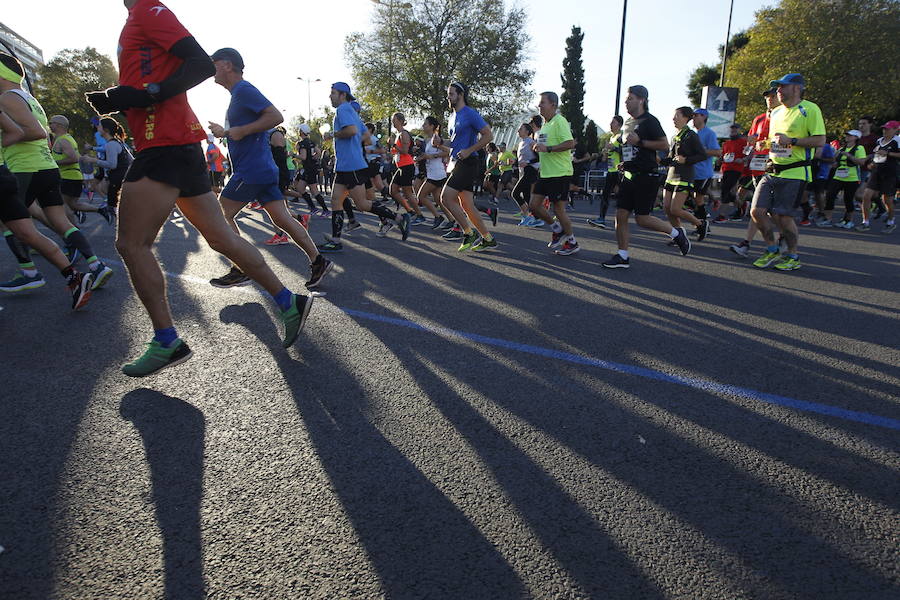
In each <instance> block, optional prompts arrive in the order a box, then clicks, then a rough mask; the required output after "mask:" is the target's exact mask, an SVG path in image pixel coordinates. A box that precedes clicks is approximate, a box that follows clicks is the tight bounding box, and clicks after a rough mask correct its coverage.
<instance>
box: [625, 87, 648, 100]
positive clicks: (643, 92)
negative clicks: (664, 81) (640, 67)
mask: <svg viewBox="0 0 900 600" xmlns="http://www.w3.org/2000/svg"><path fill="white" fill-rule="evenodd" d="M628 93H629V94H634V95H635V96H637V97H638V98H643V99H644V100H647V99H648V98H649V97H650V93H649V92H648V91H647V88H645V87H644V86H642V85H633V86H631V87H630V88H628Z"/></svg>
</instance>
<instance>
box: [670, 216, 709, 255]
mask: <svg viewBox="0 0 900 600" xmlns="http://www.w3.org/2000/svg"><path fill="white" fill-rule="evenodd" d="M703 222H704V223H705V222H706V220H705V219H704V221H703ZM675 244H676V245H677V246H678V249H679V250H681V255H682V256H687V255H688V252H690V251H691V240H690V239H689V238H688V236H687V234H686V233H685V232H684V227H679V228H678V237H676V238H675Z"/></svg>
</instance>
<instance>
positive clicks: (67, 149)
mask: <svg viewBox="0 0 900 600" xmlns="http://www.w3.org/2000/svg"><path fill="white" fill-rule="evenodd" d="M58 143H59V145H60V146H61V147H62V154H65V155H66V157H65V158H61V159H60V160H58V161H56V164H58V165H59V166H61V167H62V166H64V165H73V164H75V163H77V162H78V152H77V151H76V150H75V148H73V147H72V144H71V143H69V140H66V139H61V140H58Z"/></svg>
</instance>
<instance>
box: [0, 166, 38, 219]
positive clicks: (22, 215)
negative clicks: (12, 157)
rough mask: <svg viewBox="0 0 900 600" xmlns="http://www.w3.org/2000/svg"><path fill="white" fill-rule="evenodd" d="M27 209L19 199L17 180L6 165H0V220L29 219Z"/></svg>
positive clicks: (29, 215)
mask: <svg viewBox="0 0 900 600" xmlns="http://www.w3.org/2000/svg"><path fill="white" fill-rule="evenodd" d="M30 218H31V214H29V212H28V209H27V208H26V207H25V205H24V204H22V201H21V200H19V182H18V180H17V179H16V178H15V176H13V174H12V173H10V172H9V169H7V168H6V165H0V221H3V222H4V223H7V222H9V221H18V220H20V219H30Z"/></svg>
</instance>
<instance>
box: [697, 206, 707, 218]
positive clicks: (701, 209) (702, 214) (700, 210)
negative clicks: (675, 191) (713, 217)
mask: <svg viewBox="0 0 900 600" xmlns="http://www.w3.org/2000/svg"><path fill="white" fill-rule="evenodd" d="M706 215H707V213H706V204H701V205H700V206H698V207H697V208H696V210H694V216H695V217H697V218H698V219H705V218H706Z"/></svg>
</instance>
